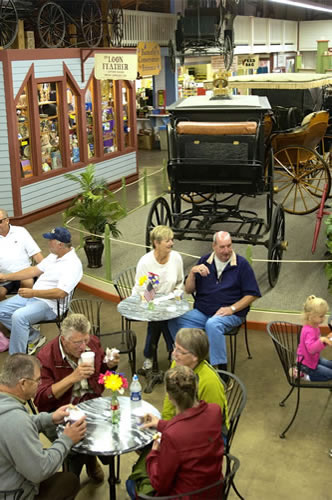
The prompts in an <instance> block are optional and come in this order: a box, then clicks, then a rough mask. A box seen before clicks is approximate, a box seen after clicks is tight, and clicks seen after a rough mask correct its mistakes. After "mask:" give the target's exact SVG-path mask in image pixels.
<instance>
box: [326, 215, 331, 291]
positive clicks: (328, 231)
mask: <svg viewBox="0 0 332 500" xmlns="http://www.w3.org/2000/svg"><path fill="white" fill-rule="evenodd" d="M324 223H325V224H326V236H327V240H326V246H327V249H328V251H329V253H330V256H329V260H332V214H331V215H329V216H328V217H327V218H326V219H325V220H324ZM325 274H326V277H327V280H328V290H329V292H330V293H332V262H328V263H327V264H325Z"/></svg>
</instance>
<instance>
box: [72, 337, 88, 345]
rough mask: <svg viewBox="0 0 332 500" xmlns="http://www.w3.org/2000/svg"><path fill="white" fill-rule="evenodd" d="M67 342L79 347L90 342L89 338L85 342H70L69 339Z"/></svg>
mask: <svg viewBox="0 0 332 500" xmlns="http://www.w3.org/2000/svg"><path fill="white" fill-rule="evenodd" d="M67 340H68V342H71V343H72V344H74V345H75V346H77V347H79V346H81V345H83V344H85V345H87V344H88V343H89V342H90V337H89V338H88V339H86V340H71V339H67Z"/></svg>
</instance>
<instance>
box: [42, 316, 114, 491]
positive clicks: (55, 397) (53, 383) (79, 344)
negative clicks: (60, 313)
mask: <svg viewBox="0 0 332 500" xmlns="http://www.w3.org/2000/svg"><path fill="white" fill-rule="evenodd" d="M90 328H91V325H90V322H89V321H88V320H87V318H86V317H85V316H84V315H83V314H70V315H69V316H68V317H67V318H66V319H65V320H64V321H63V322H62V325H61V334H60V335H59V336H58V337H56V338H55V339H53V340H51V341H50V342H48V344H46V345H45V346H44V347H43V348H42V349H41V350H40V351H39V353H38V355H37V357H38V359H39V360H40V362H41V365H42V368H41V383H40V385H39V387H38V389H37V394H36V396H35V399H34V403H35V405H36V406H37V408H38V410H39V411H54V410H56V409H57V408H59V407H60V406H61V405H64V404H69V403H72V404H75V405H76V404H78V403H81V402H82V401H86V400H87V399H93V398H98V397H99V396H101V395H102V392H103V390H104V385H103V384H99V383H98V377H99V374H100V373H105V371H106V370H110V369H113V370H114V369H115V367H116V365H117V364H118V362H119V359H120V358H119V355H118V354H115V355H114V359H113V360H112V361H108V362H107V363H104V356H105V354H104V350H103V349H102V347H101V345H100V342H99V339H98V338H97V337H95V336H94V335H90ZM85 351H93V352H94V353H95V360H94V365H93V366H91V364H88V363H81V362H80V357H81V354H82V353H83V352H85ZM84 463H85V464H86V467H87V472H88V475H89V476H90V477H91V478H92V479H94V480H95V481H97V482H101V481H103V479H104V474H103V471H102V469H101V467H100V465H99V464H98V462H97V460H96V457H93V456H91V455H90V456H89V455H76V457H75V459H73V460H71V462H70V463H69V466H70V469H71V470H72V471H73V472H75V474H77V475H78V476H79V475H80V472H81V469H82V467H83V465H84Z"/></svg>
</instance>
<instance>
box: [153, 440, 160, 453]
mask: <svg viewBox="0 0 332 500" xmlns="http://www.w3.org/2000/svg"><path fill="white" fill-rule="evenodd" d="M152 449H153V450H157V451H158V450H159V449H160V441H159V439H155V440H154V441H153V444H152Z"/></svg>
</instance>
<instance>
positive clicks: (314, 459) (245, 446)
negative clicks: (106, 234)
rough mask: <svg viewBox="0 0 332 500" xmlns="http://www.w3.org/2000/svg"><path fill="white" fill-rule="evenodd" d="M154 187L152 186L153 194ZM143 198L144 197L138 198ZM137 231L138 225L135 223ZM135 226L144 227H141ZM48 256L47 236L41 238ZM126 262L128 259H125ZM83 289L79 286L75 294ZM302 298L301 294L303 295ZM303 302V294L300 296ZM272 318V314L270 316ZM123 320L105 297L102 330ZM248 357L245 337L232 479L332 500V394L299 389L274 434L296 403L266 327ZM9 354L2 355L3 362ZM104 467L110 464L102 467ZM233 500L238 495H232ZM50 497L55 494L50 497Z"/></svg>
mask: <svg viewBox="0 0 332 500" xmlns="http://www.w3.org/2000/svg"><path fill="white" fill-rule="evenodd" d="M142 161H144V164H143V166H146V167H147V169H150V171H151V170H153V169H154V168H157V167H158V166H160V162H159V164H158V165H156V164H155V163H154V161H155V156H153V155H151V157H150V159H149V156H147V155H145V156H144V160H142ZM156 192H157V191H156ZM137 196H141V195H137ZM57 225H61V214H57V215H54V216H51V217H48V218H47V219H44V220H41V221H38V222H35V223H33V224H30V225H29V229H30V231H31V232H32V233H33V234H36V235H40V234H41V233H42V232H45V231H46V230H49V229H50V228H51V227H54V226H57ZM136 229H137V228H136ZM137 230H138V231H144V228H143V227H141V228H140V227H139V228H138V229H137ZM38 242H39V243H40V244H42V245H43V249H44V250H45V253H46V254H47V245H46V241H43V240H42V238H41V237H40V236H39V237H38ZM123 262H124V265H128V264H127V262H128V256H127V255H126V257H123ZM85 295H86V294H85V293H84V292H82V291H80V290H78V291H77V297H79V296H85ZM301 296H302V292H301ZM298 300H300V301H302V302H303V299H302V298H300V299H298ZM272 319H273V318H272ZM120 321H121V318H120V316H119V314H118V313H117V311H116V306H115V304H113V303H110V302H105V303H104V305H103V311H102V330H103V331H107V332H109V331H115V330H118V329H119V327H120ZM133 328H134V330H135V331H136V334H137V337H138V347H137V357H138V366H140V364H141V363H142V350H143V342H144V338H145V329H146V325H145V324H141V323H135V324H134V326H133ZM42 331H43V332H45V333H46V335H47V337H48V338H49V339H51V338H52V337H53V336H54V335H56V334H57V331H56V327H54V326H53V325H51V326H49V325H43V326H42ZM249 339H250V348H251V351H252V355H253V359H251V360H248V359H247V357H246V351H245V348H244V341H243V334H241V335H240V338H239V339H238V356H237V367H236V374H237V375H238V376H239V377H240V378H241V379H242V380H243V382H244V384H245V386H246V388H247V392H248V401H247V405H246V408H245V410H244V412H243V415H242V418H241V420H240V423H239V427H238V429H237V432H236V435H235V438H234V442H233V445H232V453H233V454H234V455H236V456H237V457H238V458H239V459H240V461H241V465H240V469H239V471H238V473H237V476H236V484H237V487H238V489H239V491H240V492H241V494H242V495H243V497H244V498H245V499H246V500H251V499H252V500H265V499H271V500H281V499H282V500H284V499H285V500H330V499H331V498H332V493H331V480H330V476H331V466H332V461H331V459H330V458H329V456H328V449H329V448H330V447H332V417H331V405H330V399H331V393H330V392H329V391H326V390H320V391H317V390H307V391H303V394H302V397H301V399H302V400H301V405H300V410H299V413H298V417H297V419H296V421H295V424H294V425H293V427H292V428H291V430H290V431H289V433H288V435H287V438H286V439H285V440H281V439H280V438H279V433H280V431H281V430H282V429H283V428H284V427H285V426H286V425H287V422H288V421H289V419H290V418H291V415H292V411H293V409H294V405H295V398H294V395H293V396H292V397H291V398H290V401H289V402H288V404H287V406H286V407H285V408H281V407H280V406H279V401H280V400H281V399H282V398H283V397H284V396H285V395H286V394H287V392H288V385H287V383H286V379H285V377H284V375H283V373H282V370H281V366H280V364H279V361H278V359H277V355H276V353H275V351H274V347H273V345H272V342H271V340H270V339H269V337H268V336H267V334H266V333H265V332H255V331H250V332H249ZM6 356H7V353H0V365H1V364H2V363H3V361H4V359H5V357H6ZM159 359H160V365H161V368H163V369H167V366H168V362H167V356H166V351H165V347H164V344H163V341H161V342H160V346H159ZM120 369H121V371H124V372H125V373H126V374H128V375H129V369H128V363H127V359H126V357H125V356H124V357H123V358H122V359H121V364H120ZM163 397H164V388H163V386H161V385H160V386H157V387H156V388H155V389H154V391H153V393H152V394H149V395H144V398H145V399H146V400H147V401H149V402H151V403H152V404H153V405H155V406H156V407H158V408H159V409H161V405H162V400H163ZM135 459H136V456H135V454H134V453H130V454H127V455H124V456H123V457H121V479H122V482H121V484H120V485H119V486H118V487H117V498H118V500H125V499H126V498H127V496H126V493H125V489H124V482H125V479H126V477H127V476H128V474H129V472H130V469H131V466H132V464H133V463H134V461H135ZM105 472H107V468H106V467H105ZM81 480H82V488H81V491H80V493H79V495H78V497H77V498H78V500H86V499H95V500H106V499H107V498H108V484H107V482H104V484H102V485H101V486H99V487H96V486H95V485H93V484H92V483H91V482H89V480H88V479H87V476H86V475H85V473H84V472H83V473H82V477H81ZM229 498H230V499H235V498H236V495H235V494H234V493H233V492H231V494H230V496H229ZM50 500H52V499H50Z"/></svg>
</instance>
